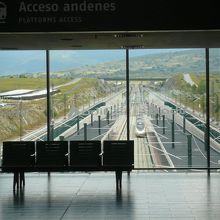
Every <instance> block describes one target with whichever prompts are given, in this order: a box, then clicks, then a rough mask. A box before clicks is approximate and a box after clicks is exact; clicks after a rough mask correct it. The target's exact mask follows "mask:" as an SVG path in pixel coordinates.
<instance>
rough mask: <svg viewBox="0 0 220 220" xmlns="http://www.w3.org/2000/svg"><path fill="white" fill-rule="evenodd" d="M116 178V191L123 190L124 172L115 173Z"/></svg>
mask: <svg viewBox="0 0 220 220" xmlns="http://www.w3.org/2000/svg"><path fill="white" fill-rule="evenodd" d="M115 176H116V189H117V190H121V180H122V171H121V170H117V171H115Z"/></svg>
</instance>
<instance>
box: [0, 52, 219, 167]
mask: <svg viewBox="0 0 220 220" xmlns="http://www.w3.org/2000/svg"><path fill="white" fill-rule="evenodd" d="M209 52H210V59H209V67H210V75H209V76H208V77H209V78H208V79H209V82H210V84H209V88H210V89H209V97H207V89H206V86H207V81H206V80H207V78H206V59H205V49H204V48H203V49H192V48H191V49H148V50H143V49H138V50H134V49H131V50H129V66H127V67H128V68H129V69H128V70H129V71H128V72H129V82H128V83H127V82H126V51H125V50H89V51H86V50H83V51H82V50H81V51H77V50H75V51H60V50H59V51H55V50H51V51H49V54H50V57H49V58H50V62H49V64H50V71H49V81H50V88H49V91H50V92H49V96H47V87H46V85H47V83H46V82H47V81H46V51H1V52H0V58H1V59H0V78H1V80H0V110H1V111H0V122H1V128H0V142H1V143H0V146H2V142H3V141H6V140H47V138H48V135H47V122H48V121H47V120H48V119H47V116H48V111H49V112H50V116H51V118H50V120H49V123H50V124H49V126H50V129H49V130H50V131H51V134H50V137H51V139H52V140H127V138H128V137H129V138H130V139H132V140H134V143H135V149H134V153H135V155H134V163H135V168H144V169H148V168H160V169H167V168H174V169H175V168H207V166H208V162H209V160H208V149H209V148H208V145H207V142H206V141H207V135H210V139H209V140H210V166H211V168H219V167H220V126H219V123H220V122H219V120H220V113H219V107H220V104H219V101H220V100H219V98H220V90H219V86H220V85H219V84H220V78H219V76H220V51H219V49H217V48H213V49H210V50H209ZM127 85H129V88H128V89H127V87H126V86H127ZM127 95H128V97H129V103H130V105H129V109H128V108H127V103H128V102H127V101H128V100H127V99H126V98H127ZM47 97H49V99H47ZM207 98H208V100H207ZM48 100H49V101H50V103H49V104H50V109H47V107H48V102H47V101H48ZM206 101H208V104H209V113H210V118H209V122H210V129H209V131H210V133H209V134H207V132H206V131H207V127H206V122H207V119H206V116H207V106H208V105H207V102H206ZM128 116H129V118H128ZM128 119H129V135H128V130H127V126H128V123H127V122H128Z"/></svg>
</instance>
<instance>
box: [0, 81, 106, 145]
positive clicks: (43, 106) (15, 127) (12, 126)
mask: <svg viewBox="0 0 220 220" xmlns="http://www.w3.org/2000/svg"><path fill="white" fill-rule="evenodd" d="M66 82H69V81H67V80H66V79H51V84H53V85H61V84H64V83H66ZM0 86H2V87H3V88H2V87H1V91H7V90H14V89H19V88H20V89H39V88H40V89H42V88H45V79H36V78H25V79H20V78H19V79H18V78H17V79H14V78H7V79H6V78H4V82H2V81H1V82H0ZM106 87H108V85H106V84H104V83H103V82H101V81H100V80H97V79H90V78H83V79H81V80H79V81H77V82H75V83H73V84H70V85H63V86H61V87H59V93H57V94H55V95H53V96H52V97H51V104H52V116H53V117H54V119H57V118H60V117H65V116H66V115H67V114H68V111H69V110H70V109H71V107H72V106H74V107H76V108H80V107H81V106H83V105H87V104H89V103H91V104H92V103H93V102H94V97H95V98H96V99H98V98H100V97H103V96H106V95H107V93H106V91H105V89H104V88H106ZM4 102H9V103H11V106H8V107H4V108H1V111H0V123H1V125H2V126H1V127H0V142H2V141H4V140H10V139H12V138H18V137H19V136H20V135H22V136H23V135H24V134H26V133H28V132H30V131H31V130H34V129H36V128H39V127H42V126H44V125H46V116H47V100H46V98H42V99H36V100H30V101H19V100H8V101H6V100H4Z"/></svg>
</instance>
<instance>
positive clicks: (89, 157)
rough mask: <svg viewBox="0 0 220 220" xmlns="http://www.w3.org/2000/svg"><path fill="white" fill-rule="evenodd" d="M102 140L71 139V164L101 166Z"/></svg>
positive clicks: (76, 165) (75, 165)
mask: <svg viewBox="0 0 220 220" xmlns="http://www.w3.org/2000/svg"><path fill="white" fill-rule="evenodd" d="M100 153H101V141H70V166H74V167H100V166H101V157H100Z"/></svg>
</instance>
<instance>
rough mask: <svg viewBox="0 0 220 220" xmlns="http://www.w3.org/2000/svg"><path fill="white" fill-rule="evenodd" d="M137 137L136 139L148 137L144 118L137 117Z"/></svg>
mask: <svg viewBox="0 0 220 220" xmlns="http://www.w3.org/2000/svg"><path fill="white" fill-rule="evenodd" d="M135 135H136V137H145V136H146V126H145V122H144V118H139V117H137V119H136V125H135Z"/></svg>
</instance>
